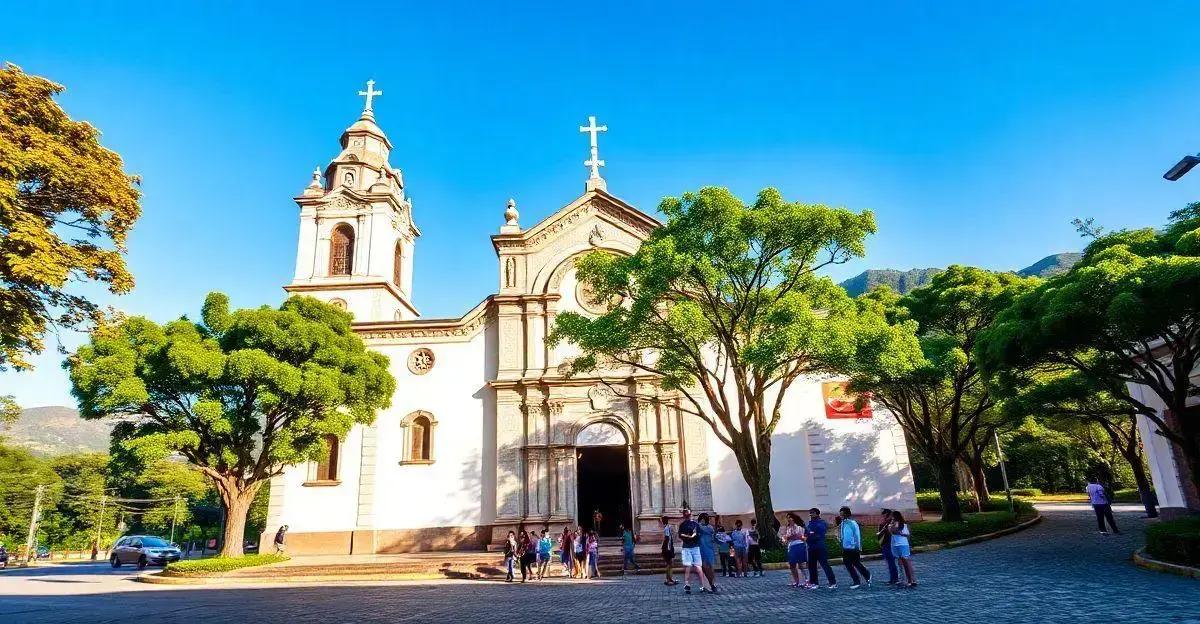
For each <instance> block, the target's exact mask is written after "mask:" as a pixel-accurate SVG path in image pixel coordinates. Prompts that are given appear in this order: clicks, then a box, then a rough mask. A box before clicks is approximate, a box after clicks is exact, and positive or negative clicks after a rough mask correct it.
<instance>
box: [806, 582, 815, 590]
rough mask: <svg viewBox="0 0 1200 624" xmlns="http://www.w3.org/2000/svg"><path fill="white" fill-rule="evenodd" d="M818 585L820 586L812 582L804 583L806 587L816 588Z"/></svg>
mask: <svg viewBox="0 0 1200 624" xmlns="http://www.w3.org/2000/svg"><path fill="white" fill-rule="evenodd" d="M817 587H818V586H817V585H813V584H812V583H805V584H804V589H816V588H817Z"/></svg>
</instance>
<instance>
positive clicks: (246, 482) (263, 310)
mask: <svg viewBox="0 0 1200 624" xmlns="http://www.w3.org/2000/svg"><path fill="white" fill-rule="evenodd" d="M202 318H203V322H201V323H195V322H192V321H190V320H188V319H187V318H180V319H179V320H176V321H171V322H169V323H165V324H162V325H160V324H158V323H155V322H153V321H150V320H149V319H145V318H141V317H134V318H129V319H126V320H124V321H122V322H120V323H119V324H114V325H106V326H103V327H101V328H99V329H97V330H96V331H95V332H93V334H92V338H91V342H90V343H89V344H87V345H84V346H83V347H80V349H79V350H78V352H76V353H75V354H74V355H73V356H72V357H71V358H69V360H68V362H67V364H66V366H67V367H68V369H69V372H70V379H71V384H72V393H73V394H74V395H75V398H76V399H77V400H78V402H79V411H80V415H81V416H82V417H83V418H106V417H120V418H121V420H120V422H119V423H118V424H117V425H116V427H115V428H114V431H113V436H114V440H116V441H119V442H120V443H121V444H122V445H123V446H124V447H125V448H126V449H128V450H129V451H131V452H133V453H134V454H135V455H137V456H138V457H139V458H141V459H143V460H144V461H150V460H154V459H159V458H162V457H165V456H166V455H168V454H170V453H178V454H179V455H181V456H183V457H184V458H186V459H187V460H188V461H189V462H190V463H191V464H192V465H194V466H196V467H197V468H198V469H199V470H200V472H202V473H203V474H204V475H205V476H207V477H208V478H209V479H211V480H212V482H213V484H214V486H215V487H216V488H217V490H218V492H219V494H220V495H221V500H222V504H223V506H224V507H225V509H226V512H227V517H228V522H227V524H226V539H225V544H224V551H223V553H224V554H226V555H227V556H228V555H240V554H241V547H242V540H241V534H242V529H243V524H244V522H245V519H246V512H247V509H248V507H249V505H250V502H251V500H252V499H253V498H254V495H255V494H256V493H257V491H258V489H259V487H260V486H261V485H262V484H263V483H264V482H265V480H267V479H269V478H271V477H272V476H274V475H277V474H280V473H281V472H282V471H283V469H284V467H285V466H287V465H289V464H294V463H297V462H302V461H305V460H310V459H317V458H318V457H320V455H321V454H322V453H324V452H326V451H327V449H326V448H325V443H324V442H323V439H322V438H323V437H324V436H326V435H329V434H332V435H334V436H337V437H339V438H340V437H343V436H345V434H346V433H347V432H348V431H349V430H350V427H351V426H353V425H354V424H355V423H369V422H371V421H372V420H374V415H375V411H376V410H377V409H381V408H384V407H387V405H389V403H390V401H391V396H392V393H393V391H394V389H395V380H394V379H393V378H392V376H391V374H390V373H389V372H388V370H387V366H388V360H387V358H386V357H385V356H383V355H381V354H379V353H375V352H371V351H368V350H367V349H366V348H365V347H364V345H363V343H362V340H361V339H360V338H359V337H358V336H357V335H356V334H355V333H354V332H353V331H352V330H351V327H350V322H351V317H350V315H349V314H348V313H346V312H344V311H342V310H339V309H337V308H336V307H334V306H332V305H329V304H326V303H323V302H321V301H318V300H316V299H313V298H311V297H292V298H290V299H288V300H287V301H285V302H284V303H283V305H282V306H280V307H279V308H278V309H273V308H270V307H267V306H263V307H260V308H256V309H244V310H237V311H230V309H229V305H228V299H227V298H226V297H225V296H224V295H222V294H220V293H212V294H210V295H209V296H208V297H207V299H206V300H205V303H204V308H203V314H202Z"/></svg>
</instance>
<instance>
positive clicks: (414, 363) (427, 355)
mask: <svg viewBox="0 0 1200 624" xmlns="http://www.w3.org/2000/svg"><path fill="white" fill-rule="evenodd" d="M434 361H435V358H434V357H433V351H432V350H431V349H429V348H426V347H421V348H420V349H413V352H412V353H409V354H408V370H409V372H411V373H412V374H414V375H424V374H425V373H428V372H429V371H431V370H433V363H434Z"/></svg>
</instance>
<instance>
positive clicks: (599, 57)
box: [0, 0, 1200, 406]
mask: <svg viewBox="0 0 1200 624" xmlns="http://www.w3.org/2000/svg"><path fill="white" fill-rule="evenodd" d="M174 4H182V3H154V4H146V5H143V6H137V5H134V4H133V3H120V4H118V3H96V2H74V1H70V0H63V1H58V2H53V3H51V2H32V3H22V4H20V6H12V7H9V8H7V9H6V22H7V23H8V24H9V25H10V28H7V29H5V30H6V32H5V35H4V37H3V39H0V60H8V61H11V62H14V63H17V64H18V65H21V66H22V67H23V68H24V69H25V71H27V72H30V73H35V74H39V75H43V76H46V77H49V78H51V79H53V80H55V81H58V82H60V83H63V84H64V85H66V86H67V91H66V92H65V93H64V94H63V95H62V96H61V98H60V101H61V104H62V105H63V106H64V108H65V109H66V110H67V112H68V113H69V114H70V115H72V116H73V117H75V118H77V119H87V120H89V121H91V122H92V123H93V124H95V125H96V126H97V127H99V128H100V129H101V131H102V132H103V141H104V143H105V145H107V146H108V147H110V148H112V149H114V150H116V151H118V152H119V153H120V154H121V155H122V156H123V157H124V159H125V162H126V165H127V169H128V171H130V172H132V173H138V174H141V175H142V176H143V179H144V185H143V191H144V193H145V197H144V202H143V209H144V215H143V217H142V219H141V221H139V223H138V224H137V227H136V230H135V231H134V233H133V235H132V237H131V238H130V241H129V246H130V253H129V263H130V265H131V267H132V269H133V272H134V274H135V276H136V278H137V287H136V289H135V290H134V292H133V293H132V294H130V295H127V296H124V297H121V298H111V297H107V298H106V297H101V298H100V300H101V301H102V302H104V303H110V304H112V305H115V306H118V307H119V308H121V309H123V310H126V311H128V312H131V313H136V314H145V315H147V316H150V317H151V318H154V319H156V320H166V319H169V318H173V317H176V316H178V315H180V314H182V313H193V314H194V313H195V311H196V310H197V309H198V308H199V306H200V303H201V301H202V299H203V297H204V295H205V293H207V292H208V291H210V290H222V291H224V292H227V293H229V294H230V296H231V297H232V299H233V301H234V303H235V305H241V306H251V305H258V304H262V303H272V304H274V303H277V302H278V301H279V300H280V299H281V298H282V296H283V292H282V290H281V289H280V287H281V286H282V285H283V284H285V283H286V282H287V281H288V280H289V278H290V274H291V271H292V269H293V262H294V254H295V244H296V229H297V214H296V206H295V204H294V203H293V202H292V201H291V197H293V196H294V195H296V194H297V193H298V192H299V191H300V190H301V189H303V187H304V186H305V184H307V182H308V180H309V173H310V172H311V171H312V169H313V167H314V166H317V165H321V166H323V165H324V164H325V163H327V162H328V160H329V159H330V158H331V157H333V156H334V155H335V154H336V152H337V138H338V136H339V134H340V133H341V131H342V130H343V129H344V128H345V127H346V126H347V125H349V124H350V123H351V122H353V121H354V119H355V118H356V116H357V114H358V112H359V110H360V108H361V99H360V98H358V97H357V96H356V95H355V94H356V92H357V91H358V90H359V89H361V88H362V84H363V82H364V81H365V80H366V79H368V78H374V79H375V80H376V81H377V88H379V89H382V90H383V91H384V95H383V96H382V97H380V98H379V99H378V100H377V101H376V107H375V110H376V114H377V118H378V120H379V123H380V124H381V125H382V126H383V128H384V129H385V131H387V132H388V134H389V136H390V138H391V140H392V142H393V143H394V145H395V150H394V151H393V153H392V164H393V165H394V166H398V167H400V168H402V169H403V170H404V174H405V182H406V184H407V188H408V192H409V194H410V196H411V197H412V198H413V199H414V204H415V205H414V216H415V218H416V221H417V224H418V225H419V227H420V228H421V229H422V231H423V233H424V236H423V237H422V238H421V239H420V240H419V241H418V244H417V251H416V257H415V262H416V265H415V280H414V296H415V302H416V305H417V307H418V308H419V309H420V310H421V311H422V313H423V314H424V315H425V316H458V315H459V314H461V313H463V312H464V311H466V310H467V309H469V308H470V307H471V306H472V305H474V304H475V303H477V302H478V301H479V300H480V299H482V298H483V297H484V296H486V295H487V294H488V293H490V292H492V291H493V289H494V287H495V284H494V283H493V282H494V280H495V271H494V268H493V267H494V265H493V263H494V262H495V255H494V253H493V251H492V248H491V245H490V243H489V241H488V238H487V237H488V235H490V234H492V233H494V232H496V231H497V228H498V227H499V226H500V224H501V223H502V221H503V218H502V213H503V210H504V205H505V201H506V200H507V199H508V198H509V197H514V198H516V200H517V202H518V205H519V208H520V210H521V222H522V224H523V225H525V226H530V225H532V224H534V223H536V222H537V221H538V220H539V219H541V218H542V217H544V216H546V215H548V214H550V213H551V212H553V211H554V210H556V209H557V208H559V207H561V206H562V205H564V204H566V203H567V202H569V201H570V200H572V199H573V198H575V197H576V196H577V195H578V194H579V193H580V192H581V191H582V190H583V181H584V179H585V177H586V175H587V173H586V170H585V168H584V166H583V164H582V161H583V160H584V159H585V158H586V157H587V143H586V137H585V136H583V135H580V134H579V133H578V132H577V126H578V125H580V124H581V123H585V122H586V119H587V115H597V116H598V118H599V121H600V123H605V124H607V125H608V126H609V128H610V131H609V132H608V133H607V134H606V135H602V136H601V157H602V158H604V159H605V160H607V161H608V167H607V168H606V169H605V170H604V175H605V177H606V178H607V179H608V183H609V190H610V191H611V192H613V193H614V194H616V195H618V196H620V197H622V198H623V199H626V200H627V201H630V202H632V203H633V204H635V205H637V206H639V207H641V208H642V209H644V210H647V211H651V212H653V211H654V210H655V207H656V206H657V203H658V201H659V200H660V199H661V198H662V197H663V196H666V195H675V194H678V193H681V192H683V191H685V190H690V189H694V188H697V187H699V186H702V185H709V184H716V185H723V186H728V187H730V188H732V189H733V190H734V191H735V192H737V193H739V194H741V195H742V196H743V197H745V198H751V197H752V196H753V195H754V193H755V192H757V191H758V190H759V189H761V188H763V187H765V186H776V187H779V188H780V189H781V190H782V191H783V193H784V195H785V196H786V197H788V198H791V199H796V200H803V201H809V202H824V203H827V204H834V205H844V206H847V207H850V208H854V209H861V208H870V209H872V210H874V211H875V213H876V216H877V219H878V221H879V227H880V232H879V234H878V235H876V236H875V237H873V238H872V239H871V240H870V241H869V242H868V256H867V258H866V259H865V260H862V261H857V262H855V263H853V264H850V265H846V266H842V267H838V268H837V269H836V270H833V271H831V272H830V275H831V277H834V278H835V279H842V278H845V277H849V276H851V275H854V274H856V273H858V272H859V271H861V270H863V269H864V268H867V267H877V268H882V267H891V268H902V269H907V268H913V267H929V266H944V265H947V264H950V263H964V264H973V265H977V266H982V267H986V268H992V269H1016V268H1020V267H1023V266H1026V265H1028V264H1031V263H1033V262H1034V261H1036V260H1038V259H1040V258H1041V257H1043V256H1045V255H1047V254H1049V253H1054V252H1060V251H1070V250H1076V249H1078V248H1079V247H1080V246H1081V241H1080V239H1079V238H1078V236H1077V235H1076V234H1075V232H1074V231H1073V230H1072V228H1071V227H1070V225H1069V223H1068V222H1069V221H1070V219H1071V218H1073V217H1076V216H1091V217H1095V218H1096V219H1097V221H1099V222H1100V223H1103V224H1104V225H1106V226H1109V227H1125V226H1143V225H1153V224H1159V223H1161V222H1162V221H1163V220H1164V219H1165V216H1166V214H1167V212H1168V211H1170V210H1171V209H1174V208H1178V207H1180V206H1182V205H1184V204H1185V203H1187V202H1188V201H1192V200H1196V199H1200V174H1193V175H1192V176H1189V177H1187V178H1184V180H1183V181H1181V182H1176V183H1169V182H1166V181H1164V180H1163V179H1162V178H1161V175H1162V173H1163V172H1164V171H1165V170H1166V169H1167V168H1168V167H1169V166H1170V165H1172V164H1173V163H1174V162H1175V161H1176V160H1178V158H1179V157H1180V156H1181V155H1183V154H1184V153H1187V152H1196V151H1200V115H1197V114H1196V111H1197V106H1198V104H1197V99H1198V97H1200V54H1197V52H1196V51H1195V40H1196V35H1197V34H1198V33H1197V31H1198V29H1200V26H1198V25H1200V5H1197V4H1195V3H1185V2H1178V3H1155V4H1154V5H1153V6H1148V5H1143V6H1141V7H1135V6H1134V5H1133V4H1131V3H1120V2H1101V1H1091V2H1055V3H1045V2H1011V3H991V4H982V3H957V4H954V5H953V6H947V7H944V8H938V9H934V8H927V7H917V6H914V5H916V4H918V3H911V2H896V3H850V4H847V3H836V4H839V5H844V6H843V7H837V8H833V7H832V6H822V5H817V4H810V3H795V2H789V3H779V4H775V5H771V4H768V3H754V5H753V7H752V8H746V7H738V8H737V9H736V10H735V9H733V8H732V7H734V6H735V5H733V4H729V3H712V4H708V3H703V2H687V3H680V4H670V3H662V2H656V3H645V4H625V3H622V6H621V7H620V8H617V7H616V6H612V7H606V6H603V5H601V4H598V3H545V4H539V5H525V4H521V3H488V4H480V5H477V6H471V5H462V4H460V5H458V6H456V7H451V6H449V5H450V4H451V3H432V2H424V3H403V4H401V3H352V4H342V5H339V4H336V3H333V4H331V3H328V2H325V3H311V4H307V5H304V4H299V3H294V2H293V3H287V4H282V3H281V4H277V5H270V4H266V3H219V2H206V3H196V4H202V6H196V7H191V8H187V7H182V6H169V5H174ZM833 4H834V3H830V5H833ZM929 4H930V5H935V4H938V3H929ZM947 4H948V3H947ZM443 5H446V6H443ZM13 25H20V27H19V28H12V27H11V26H13ZM79 341H80V338H79V337H78V336H74V335H65V336H63V337H62V343H63V344H64V345H65V346H66V347H67V348H73V347H75V346H76V345H77V344H78V343H79ZM52 343H53V341H52ZM60 361H61V356H60V355H58V354H57V353H55V352H54V351H53V349H51V350H50V351H48V352H47V353H46V354H44V355H43V356H41V357H39V358H37V360H36V364H37V370H35V371H33V372H24V373H19V374H18V373H13V372H9V373H0V392H4V393H15V394H16V396H17V398H18V400H19V401H21V402H22V404H23V405H25V406H37V405H47V404H70V403H71V399H70V397H69V394H68V391H67V382H66V379H65V376H64V375H63V373H62V371H61V370H60V369H59V366H58V364H59V362H60Z"/></svg>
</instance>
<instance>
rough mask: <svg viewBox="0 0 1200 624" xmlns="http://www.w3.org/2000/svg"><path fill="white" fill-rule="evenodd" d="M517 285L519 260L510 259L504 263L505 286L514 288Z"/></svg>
mask: <svg viewBox="0 0 1200 624" xmlns="http://www.w3.org/2000/svg"><path fill="white" fill-rule="evenodd" d="M516 285H517V259H516V258H512V257H509V258H508V259H506V260H505V261H504V286H505V288H512V287H513V286H516Z"/></svg>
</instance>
